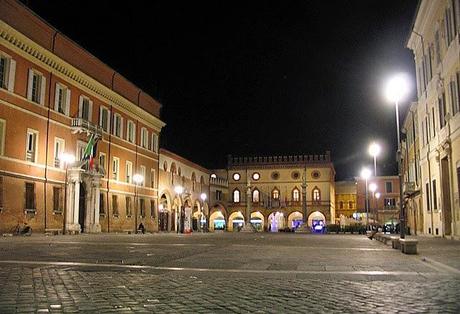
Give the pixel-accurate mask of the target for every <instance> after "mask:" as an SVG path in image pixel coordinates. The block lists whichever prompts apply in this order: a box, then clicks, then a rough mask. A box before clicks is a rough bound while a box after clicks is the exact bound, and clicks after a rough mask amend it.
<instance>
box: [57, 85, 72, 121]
mask: <svg viewBox="0 0 460 314" xmlns="http://www.w3.org/2000/svg"><path fill="white" fill-rule="evenodd" d="M69 109H70V89H68V88H67V87H66V86H65V85H62V84H60V83H56V90H55V93H54V110H55V111H57V112H59V113H62V114H65V115H66V116H68V115H69Z"/></svg>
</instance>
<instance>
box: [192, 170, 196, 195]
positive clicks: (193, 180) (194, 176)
mask: <svg viewBox="0 0 460 314" xmlns="http://www.w3.org/2000/svg"><path fill="white" fill-rule="evenodd" d="M191 180H192V191H195V183H196V174H195V172H192V177H191Z"/></svg>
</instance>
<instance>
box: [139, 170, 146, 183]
mask: <svg viewBox="0 0 460 314" xmlns="http://www.w3.org/2000/svg"><path fill="white" fill-rule="evenodd" d="M140 172H141V176H142V178H144V180H142V186H145V181H147V177H146V176H145V175H146V172H145V166H141V167H140Z"/></svg>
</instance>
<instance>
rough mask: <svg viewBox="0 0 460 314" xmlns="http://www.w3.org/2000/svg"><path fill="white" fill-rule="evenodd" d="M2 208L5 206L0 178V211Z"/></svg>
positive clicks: (0, 178) (1, 178)
mask: <svg viewBox="0 0 460 314" xmlns="http://www.w3.org/2000/svg"><path fill="white" fill-rule="evenodd" d="M4 206H5V204H4V200H3V177H1V176H0V211H2V210H3V207H4Z"/></svg>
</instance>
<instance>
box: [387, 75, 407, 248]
mask: <svg viewBox="0 0 460 314" xmlns="http://www.w3.org/2000/svg"><path fill="white" fill-rule="evenodd" d="M408 92H409V87H408V83H407V80H406V79H405V77H404V75H402V74H399V75H396V76H394V77H393V78H392V79H390V80H389V81H388V83H387V85H386V89H385V95H386V97H387V99H388V100H389V101H390V102H392V103H394V104H395V110H396V133H397V137H398V154H397V155H398V176H399V232H400V238H401V239H404V238H405V237H406V212H405V211H406V210H405V205H404V200H403V187H402V184H403V179H402V165H401V158H402V155H401V137H400V130H399V108H398V106H399V102H400V101H401V100H403V99H404V97H405V96H406V95H407V94H408Z"/></svg>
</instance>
